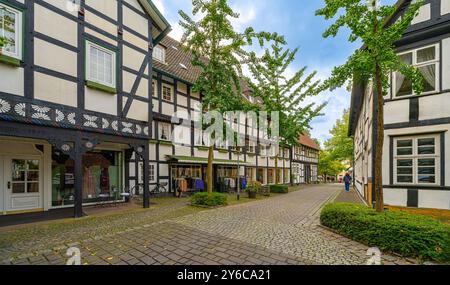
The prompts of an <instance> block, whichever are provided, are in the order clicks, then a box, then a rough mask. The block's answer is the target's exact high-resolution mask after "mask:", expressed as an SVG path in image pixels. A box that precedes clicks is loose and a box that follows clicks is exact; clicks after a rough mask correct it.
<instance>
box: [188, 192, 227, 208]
mask: <svg viewBox="0 0 450 285" xmlns="http://www.w3.org/2000/svg"><path fill="white" fill-rule="evenodd" d="M227 200H228V196H227V195H225V194H221V193H215V192H214V193H212V194H211V195H208V193H206V192H202V193H196V194H195V195H194V196H192V198H191V202H192V204H193V205H197V206H207V207H216V206H224V205H227V204H228V203H227Z"/></svg>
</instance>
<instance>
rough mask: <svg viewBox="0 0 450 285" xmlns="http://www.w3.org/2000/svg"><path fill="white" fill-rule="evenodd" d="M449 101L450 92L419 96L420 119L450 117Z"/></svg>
mask: <svg viewBox="0 0 450 285" xmlns="http://www.w3.org/2000/svg"><path fill="white" fill-rule="evenodd" d="M444 81H450V80H444ZM449 102H450V92H449V93H444V94H437V95H432V96H425V97H421V98H419V120H430V119H439V118H448V117H450V104H449Z"/></svg>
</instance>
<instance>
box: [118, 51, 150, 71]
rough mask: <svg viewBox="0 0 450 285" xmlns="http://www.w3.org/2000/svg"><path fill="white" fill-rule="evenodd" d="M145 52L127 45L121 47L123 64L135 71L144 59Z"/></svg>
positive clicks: (139, 67)
mask: <svg viewBox="0 0 450 285" xmlns="http://www.w3.org/2000/svg"><path fill="white" fill-rule="evenodd" d="M144 58H145V54H143V53H141V52H138V51H136V50H134V49H132V48H129V47H127V46H124V47H123V65H124V66H126V67H129V68H131V69H133V70H135V71H139V70H140V69H141V66H142V62H143V61H144ZM147 74H148V73H147Z"/></svg>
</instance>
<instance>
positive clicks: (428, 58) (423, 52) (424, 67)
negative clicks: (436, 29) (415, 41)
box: [392, 44, 440, 98]
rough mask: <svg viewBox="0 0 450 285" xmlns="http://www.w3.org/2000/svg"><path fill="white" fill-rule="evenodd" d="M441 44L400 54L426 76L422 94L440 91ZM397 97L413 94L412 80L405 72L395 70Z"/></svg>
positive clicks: (394, 85)
mask: <svg viewBox="0 0 450 285" xmlns="http://www.w3.org/2000/svg"><path fill="white" fill-rule="evenodd" d="M439 55H440V51H439V45H437V44H435V45H430V46H426V47H421V48H418V49H415V50H411V51H407V52H403V53H401V54H399V56H400V58H401V60H402V61H403V62H405V63H407V64H409V65H413V66H415V67H417V68H418V69H419V71H420V72H421V73H422V75H423V77H424V81H423V87H424V90H423V92H422V94H428V93H433V92H437V91H439ZM392 85H393V93H394V97H395V98H401V97H406V96H413V95H416V94H414V91H413V88H412V82H411V80H409V79H407V78H406V77H405V76H404V75H403V74H401V73H399V72H395V73H394V74H393V76H392Z"/></svg>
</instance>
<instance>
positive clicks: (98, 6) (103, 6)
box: [86, 0, 117, 20]
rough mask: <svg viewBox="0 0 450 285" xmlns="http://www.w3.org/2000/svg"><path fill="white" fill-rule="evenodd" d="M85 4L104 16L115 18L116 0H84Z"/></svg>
mask: <svg viewBox="0 0 450 285" xmlns="http://www.w3.org/2000/svg"><path fill="white" fill-rule="evenodd" d="M86 4H87V5H88V6H90V7H92V8H94V9H95V10H97V11H100V12H102V13H103V14H105V15H106V16H108V17H110V18H112V19H114V20H117V1H116V0H86Z"/></svg>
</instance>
